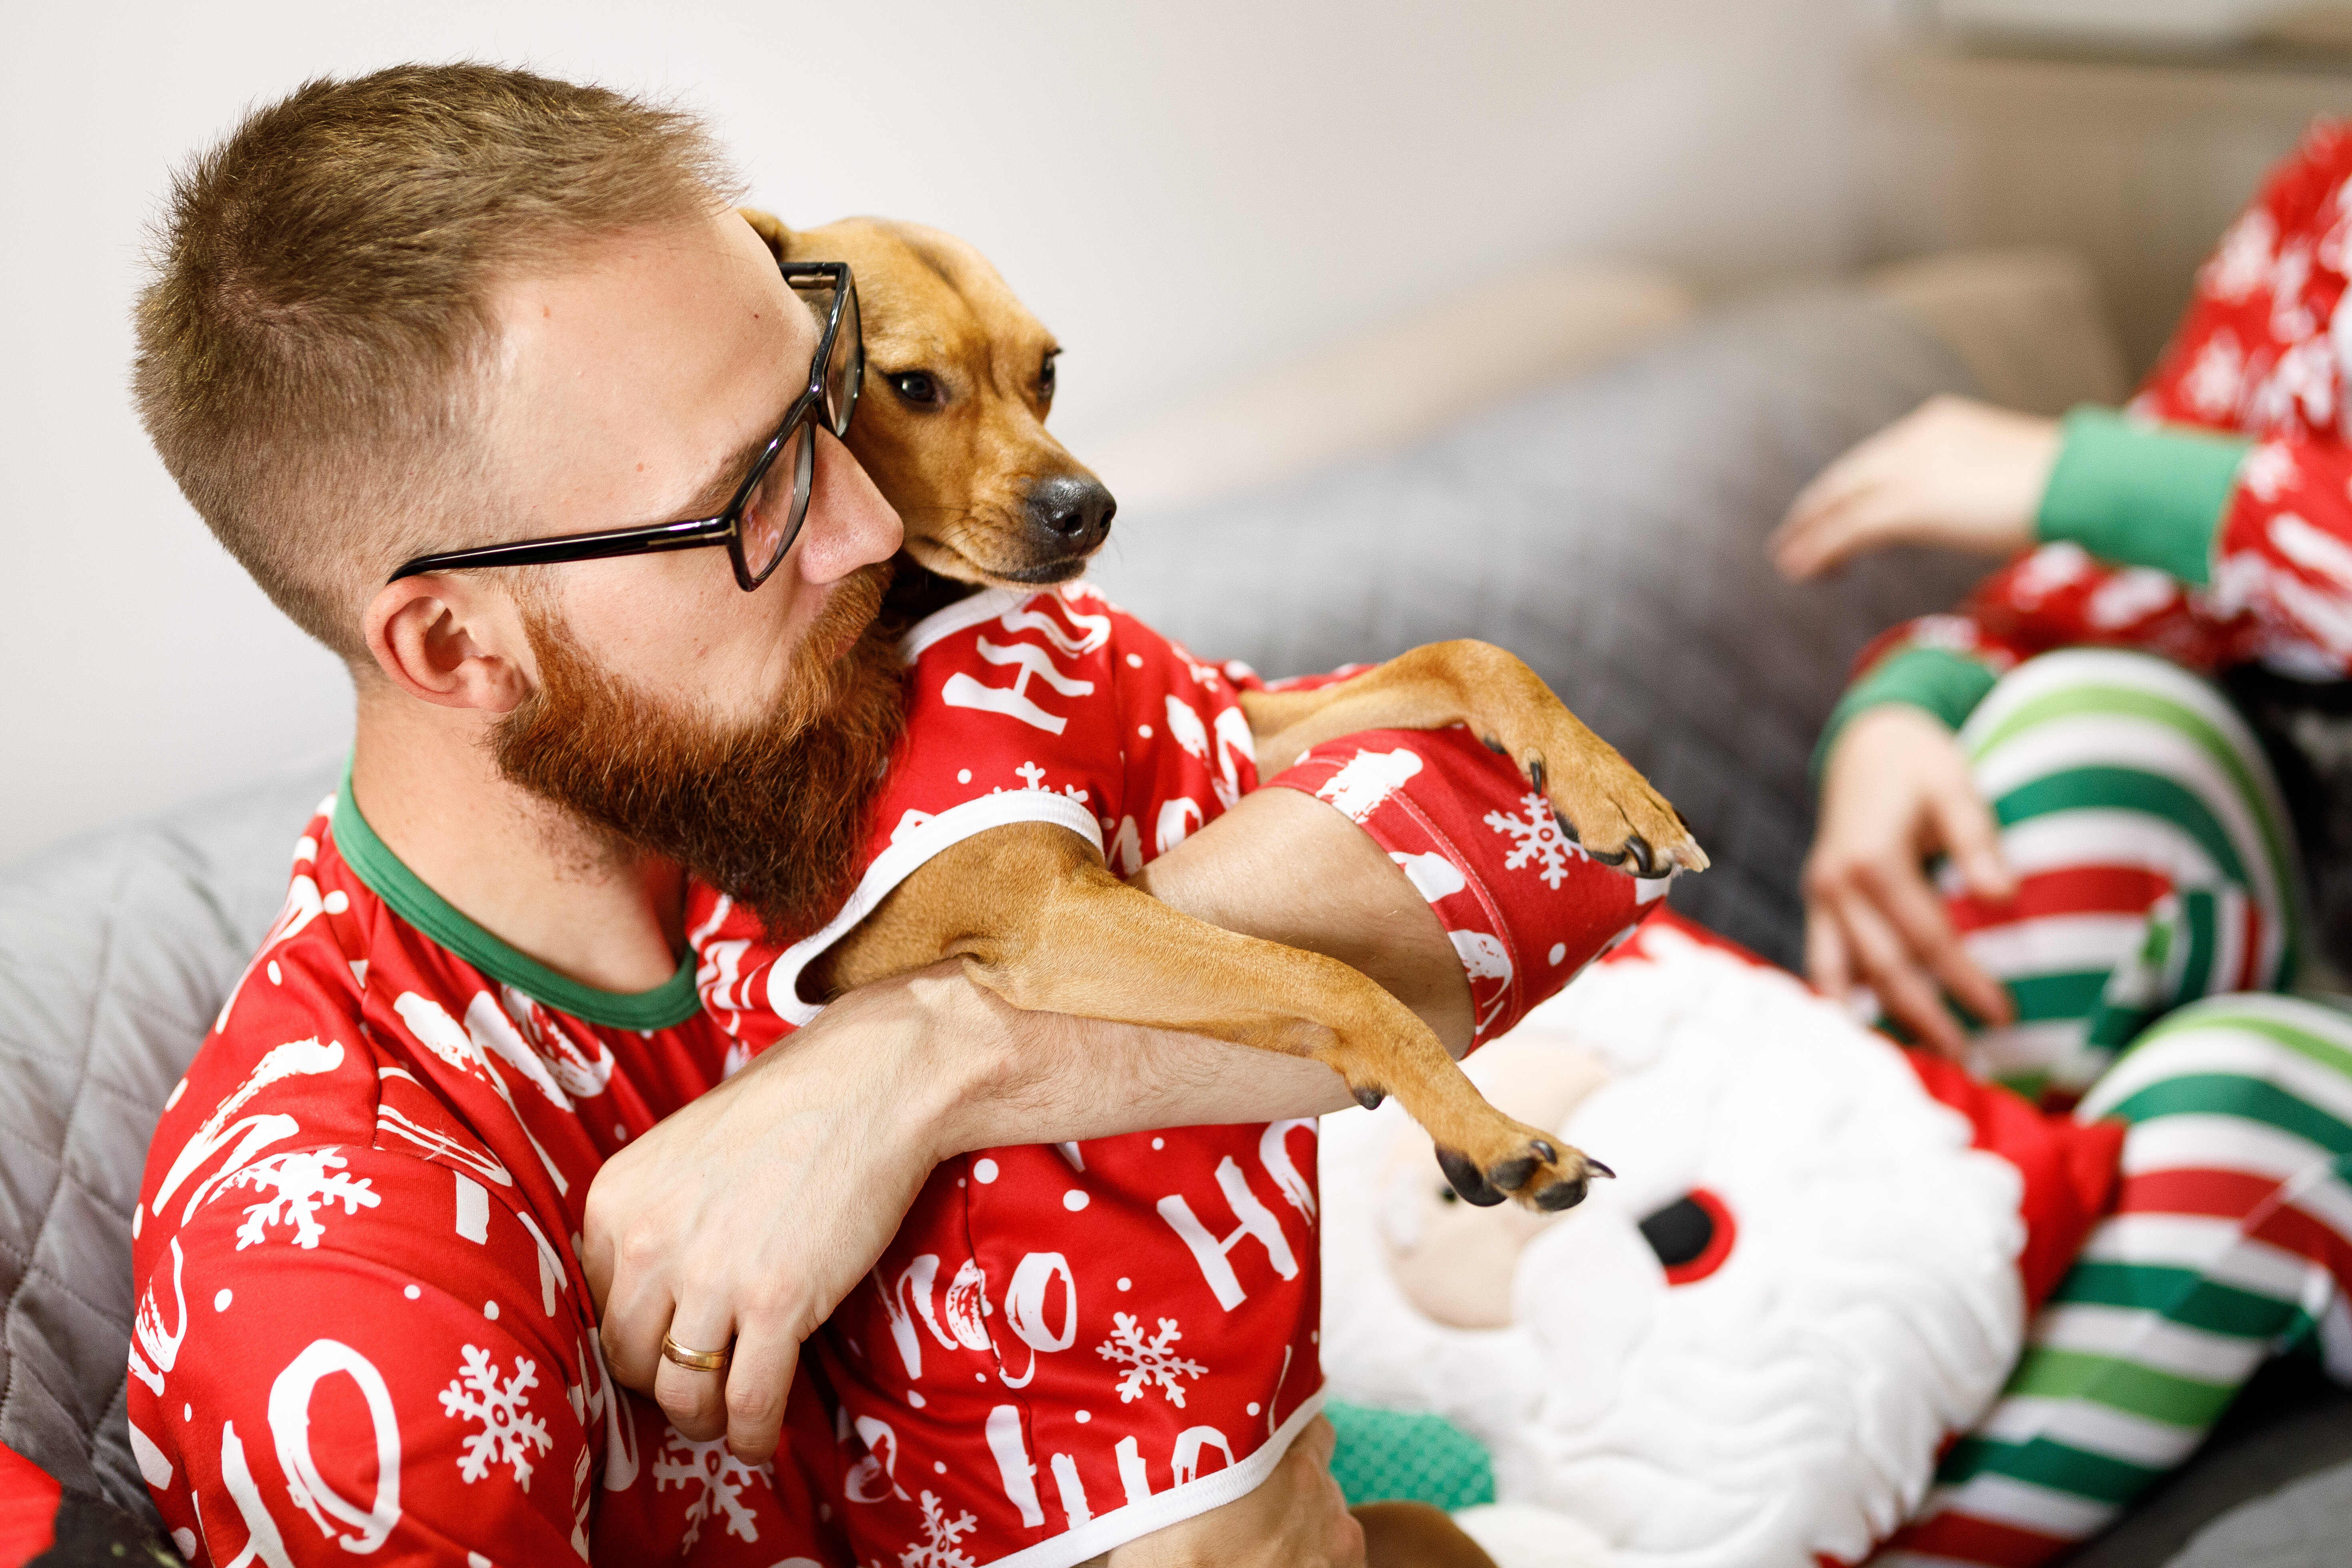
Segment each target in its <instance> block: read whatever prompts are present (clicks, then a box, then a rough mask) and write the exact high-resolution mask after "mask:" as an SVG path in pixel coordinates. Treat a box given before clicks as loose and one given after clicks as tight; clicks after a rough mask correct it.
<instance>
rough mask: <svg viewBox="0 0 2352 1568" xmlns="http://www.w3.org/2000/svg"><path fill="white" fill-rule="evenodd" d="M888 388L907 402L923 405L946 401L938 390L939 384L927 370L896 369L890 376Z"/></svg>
mask: <svg viewBox="0 0 2352 1568" xmlns="http://www.w3.org/2000/svg"><path fill="white" fill-rule="evenodd" d="M890 390H891V391H893V392H895V393H897V394H898V395H899V396H900V397H902V398H904V399H905V400H906V401H908V403H912V404H917V405H921V406H924V407H929V406H930V405H934V404H940V403H945V402H946V401H947V396H946V395H945V394H944V393H942V392H941V391H940V384H939V383H938V382H937V381H935V380H933V379H932V377H931V374H930V373H929V371H922V370H902V371H898V372H897V373H896V374H893V375H892V376H891V377H890Z"/></svg>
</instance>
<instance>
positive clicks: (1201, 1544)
mask: <svg viewBox="0 0 2352 1568" xmlns="http://www.w3.org/2000/svg"><path fill="white" fill-rule="evenodd" d="M1338 1436H1339V1435H1338V1433H1336V1432H1335V1431H1333V1430H1332V1427H1331V1423H1330V1422H1329V1421H1328V1420H1326V1419H1324V1418H1323V1417H1322V1416H1320V1415H1318V1416H1317V1417H1316V1418H1315V1419H1314V1420H1313V1421H1311V1422H1309V1423H1308V1424H1307V1429H1306V1430H1305V1431H1303V1432H1301V1433H1299V1435H1298V1436H1297V1437H1296V1438H1295V1439H1293V1440H1292V1442H1291V1445H1290V1451H1289V1452H1288V1453H1286V1454H1285V1455H1283V1457H1282V1462H1281V1463H1280V1464H1278V1465H1276V1466H1275V1468H1274V1473H1273V1474H1271V1475H1269V1476H1267V1477H1266V1479H1265V1480H1263V1481H1261V1482H1259V1483H1258V1485H1257V1486H1255V1488H1253V1489H1251V1490H1250V1491H1249V1492H1248V1493H1247V1494H1246V1495H1245V1496H1243V1497H1238V1498H1235V1499H1234V1500H1233V1501H1231V1502H1229V1503H1225V1504H1223V1506H1221V1507H1217V1508H1213V1509H1211V1510H1209V1511H1208V1512H1206V1513H1202V1514H1196V1515H1194V1516H1193V1517H1192V1518H1191V1519H1188V1520H1186V1521H1183V1522H1182V1523H1181V1524H1171V1525H1170V1526H1169V1527H1168V1528H1166V1529H1165V1530H1156V1531H1152V1532H1151V1533H1150V1535H1147V1536H1144V1537H1142V1538H1141V1539H1139V1540H1136V1541H1130V1542H1128V1543H1127V1544H1126V1545H1124V1546H1120V1547H1117V1548H1114V1549H1113V1550H1112V1551H1111V1552H1110V1554H1109V1556H1108V1564H1109V1568H1364V1531H1363V1527H1362V1526H1360V1525H1359V1524H1358V1523H1357V1522H1356V1521H1355V1520H1354V1518H1353V1517H1351V1516H1350V1515H1349V1512H1348V1500H1347V1499H1346V1498H1345V1497H1343V1496H1342V1495H1341V1494H1340V1491H1339V1482H1338V1481H1337V1480H1335V1479H1332V1476H1331V1450H1332V1447H1333V1446H1334V1445H1335V1444H1336V1442H1337V1441H1338Z"/></svg>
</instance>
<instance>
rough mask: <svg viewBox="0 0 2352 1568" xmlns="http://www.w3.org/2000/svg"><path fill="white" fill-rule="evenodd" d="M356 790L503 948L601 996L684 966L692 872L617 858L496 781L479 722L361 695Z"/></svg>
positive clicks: (424, 876) (411, 860) (568, 821)
mask: <svg viewBox="0 0 2352 1568" xmlns="http://www.w3.org/2000/svg"><path fill="white" fill-rule="evenodd" d="M358 709H359V724H358V733H357V738H356V740H355V741H354V742H353V747H352V797H353V799H354V801H355V803H356V804H357V805H358V806H359V809H360V814H361V815H362V816H364V817H366V818H367V822H368V826H370V827H372V828H373V829H374V830H375V834H376V837H379V838H381V839H382V840H383V843H384V847H386V848H388V849H390V850H391V851H392V852H393V854H394V855H395V856H397V857H398V858H400V860H401V861H402V863H403V864H404V865H405V866H406V867H407V868H408V869H409V870H410V871H412V872H414V873H415V876H416V877H417V878H418V879H419V880H421V881H423V882H424V883H425V886H426V887H428V888H430V889H433V890H434V891H435V892H436V893H438V894H439V895H440V896H441V897H442V898H443V899H445V900H447V901H448V902H449V903H450V904H451V905H452V906H453V907H454V908H456V909H457V911H458V912H459V913H460V914H462V915H464V916H466V918H467V919H468V920H470V921H473V922H474V923H475V924H477V925H478V926H480V927H481V928H482V929H483V930H485V931H488V932H489V933H490V934H491V935H492V936H494V937H497V938H498V939H499V941H501V942H505V943H506V944H507V945H508V946H509V947H512V948H515V949H516V950H518V951H519V952H523V953H525V954H526V955H528V956H530V957H531V958H533V959H536V960H538V961H539V962H540V963H543V964H545V965H547V967H549V968H550V969H552V970H554V971H556V972H557V973H560V974H563V975H566V976H569V977H570V978H572V979H573V980H577V981H579V982H581V983H582V984H586V985H593V986H595V987H596V988H597V989H599V990H604V991H615V992H623V993H628V992H637V991H649V990H652V989H653V988H654V987H656V986H657V985H660V984H663V983H664V982H666V981H667V980H669V979H670V978H671V977H672V976H673V975H675V974H676V973H677V965H678V958H679V953H680V952H681V951H682V949H683V948H684V946H685V902H686V900H685V879H684V877H683V876H682V875H681V874H680V873H679V871H678V870H677V868H675V867H672V866H667V865H665V864H662V863H660V862H656V861H648V860H646V859H644V858H626V857H621V856H616V855H615V854H614V851H613V849H612V848H611V847H610V846H609V845H608V844H607V843H606V842H605V841H604V839H602V838H601V837H599V836H598V835H597V834H595V833H594V832H593V831H592V830H590V829H589V828H587V827H586V826H583V825H582V824H581V823H580V822H578V821H577V820H576V819H574V818H572V816H569V815H567V814H566V813H564V812H562V811H561V810H560V809H558V808H557V807H555V806H553V805H549V804H548V803H547V802H545V801H543V800H541V799H540V798H539V797H538V796H537V795H531V794H530V793H529V792H528V791H526V790H523V789H521V788H520V787H519V786H517V785H515V784H511V783H509V781H508V780H507V779H506V778H505V777H504V776H502V775H501V774H500V773H499V770H498V766H497V764H496V763H495V762H494V761H493V760H492V757H491V753H490V748H489V745H488V721H486V720H485V719H484V718H483V716H481V715H479V714H477V713H473V712H470V711H462V710H452V709H439V708H427V707H425V705H424V704H421V703H417V702H413V701H408V700H404V699H403V698H401V697H399V696H397V695H395V694H393V693H389V692H384V691H371V690H367V689H362V691H361V692H360V695H359V703H358Z"/></svg>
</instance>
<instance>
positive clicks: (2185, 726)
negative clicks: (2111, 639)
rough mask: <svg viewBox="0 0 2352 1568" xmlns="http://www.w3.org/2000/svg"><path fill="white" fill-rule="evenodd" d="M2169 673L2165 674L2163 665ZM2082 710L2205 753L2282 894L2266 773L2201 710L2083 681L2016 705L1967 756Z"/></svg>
mask: <svg viewBox="0 0 2352 1568" xmlns="http://www.w3.org/2000/svg"><path fill="white" fill-rule="evenodd" d="M2169 672H2170V671H2169V668H2168V673H2169ZM2085 714H2095V715H2116V716H2121V717H2125V718H2132V719H2144V720H2147V721H2149V722H2151V723H2157V724H2161V725H2164V726H2165V727H2166V728H2168V729H2170V730H2173V731H2178V732H2179V734H2181V735H2182V736H2184V737H2186V738H2187V739H2188V740H2189V741H2190V742H2194V743H2195V745H2196V746H2197V749H2198V750H2200V751H2201V752H2204V753H2205V754H2206V755H2207V756H2209V757H2210V758H2211V759H2212V760H2213V763H2214V764H2215V765H2216V766H2218V767H2219V768H2221V771H2222V772H2223V773H2227V774H2228V775H2229V778H2230V783H2231V787H2232V788H2234V789H2235V790H2236V792H2237V795H2238V798H2239V800H2241V801H2242V802H2243V803H2244V804H2245V806H2246V809H2247V813H2248V815H2250V816H2252V817H2253V819H2254V822H2255V824H2256V826H2257V827H2258V828H2259V829H2260V831H2261V833H2262V836H2263V847H2264V849H2265V851H2266V852H2267V853H2268V855H2269V857H2270V862H2271V869H2272V872H2273V875H2274V876H2275V877H2276V878H2277V879H2278V886H2279V888H2280V889H2281V894H2282V897H2284V889H2286V888H2287V886H2288V885H2289V884H2288V868H2289V866H2290V865H2291V864H2292V862H2293V856H2292V854H2291V852H2290V851H2289V849H2288V847H2287V842H2286V835H2285V833H2284V830H2283V826H2282V825H2281V824H2280V822H2279V820H2278V818H2277V816H2276V814H2275V813H2274V812H2273V807H2272V800H2271V792H2270V791H2269V790H2267V789H2265V788H2264V787H2263V779H2264V778H2265V777H2266V776H2267V774H2266V772H2257V771H2256V764H2255V763H2254V762H2253V761H2252V759H2251V758H2249V757H2248V756H2247V755H2246V754H2245V753H2244V752H2242V751H2240V750H2239V749H2238V747H2237V746H2236V745H2235V744H2233V743H2232V742H2231V738H2230V737H2229V736H2228V735H2226V734H2224V733H2223V732H2222V731H2220V730H2219V729H2217V728H2215V727H2214V725H2213V724H2212V722H2211V721H2210V720H2208V719H2207V718H2206V717H2205V716H2204V715H2203V714H2201V713H2200V712H2198V711H2197V710H2195V709H2193V708H2190V707H2188V706H2186V705H2185V704H2183V703H2180V702H2178V701H2175V700H2172V699H2170V698H2168V697H2163V696H2159V695H2158V694H2157V693H2155V692H2152V691H2143V690H2136V689H2133V688H2131V687H2127V686H2103V685H2102V686H2095V685H2088V684H2086V685H2082V686H2068V687H2063V688H2061V689H2058V690H2055V691H2052V692H2049V693H2046V694H2045V695H2042V696H2040V697H2036V698H2034V699H2033V700H2031V701H2028V702H2023V703H2020V704H2019V705H2018V707H2017V708H2016V709H2015V710H2013V711H2011V712H2010V713H2009V714H2007V715H2006V716H2004V717H2003V718H2002V719H2001V721H2000V722H1999V723H1998V724H1995V725H1994V726H1992V728H1991V729H1990V731H1987V732H1986V733H1985V734H1984V735H1983V736H1981V737H1979V738H1978V739H1977V740H1976V741H1975V742H1974V744H1973V749H1972V750H1971V751H1970V752H1969V756H1970V758H1971V759H1972V760H1974V761H1978V762H1981V761H1982V760H1983V759H1984V758H1985V756H1986V755H1987V754H1988V753H1990V752H1992V751H1993V750H1994V748H1996V747H1998V746H2000V745H2001V744H2002V743H2003V742H2007V741H2009V740H2011V738H2013V737H2014V736H2016V735H2018V734H2020V733H2021V732H2023V731H2027V730H2031V729H2035V728H2038V727H2039V726H2041V725H2042V724H2046V723H2049V722H2050V721H2053V720H2058V719H2070V718H2076V717H2080V716H2082V715H2085Z"/></svg>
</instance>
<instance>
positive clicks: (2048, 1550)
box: [1880, 1509, 2076, 1568]
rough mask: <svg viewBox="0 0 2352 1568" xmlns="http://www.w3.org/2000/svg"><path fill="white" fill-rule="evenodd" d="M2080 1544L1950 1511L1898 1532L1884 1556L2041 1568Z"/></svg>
mask: <svg viewBox="0 0 2352 1568" xmlns="http://www.w3.org/2000/svg"><path fill="white" fill-rule="evenodd" d="M2075 1544H2076V1542H2073V1541H2069V1540H2067V1539H2065V1538H2064V1537H2063V1536H2056V1535H2043V1534H2041V1533H2039V1532H2038V1531H2031V1530H2021V1529H2019V1528H2018V1527H2017V1526H2015V1525H2013V1524H1999V1523H1996V1522H1994V1521H1991V1520H1990V1519H1979V1518H1977V1517H1976V1516H1975V1515H1974V1514H1968V1513H1961V1512H1959V1511H1958V1510H1953V1509H1947V1510H1945V1511H1943V1512H1941V1513H1938V1514H1937V1515H1936V1516H1935V1517H1934V1518H1933V1519H1925V1520H1921V1521H1919V1522H1918V1523H1916V1524H1914V1525H1910V1526H1908V1527H1906V1529H1903V1530H1901V1531H1896V1532H1895V1539H1894V1540H1892V1541H1890V1542H1887V1543H1886V1544H1885V1546H1883V1547H1881V1548H1880V1550H1881V1551H1883V1552H1897V1551H1901V1552H1923V1553H1925V1554H1927V1555H1928V1556H1931V1557H1949V1558H1953V1559H1955V1560H1956V1561H1958V1562H1961V1563H1986V1564H1988V1565H1989V1568H2039V1564H2042V1563H2047V1562H2049V1561H2051V1560H2052V1559H2053V1558H2054V1557H2056V1556H2058V1555H2059V1554H2060V1553H2062V1552H2065V1551H2067V1550H2068V1549H2069V1548H2071V1547H2073V1546H2074V1545H2075Z"/></svg>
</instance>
